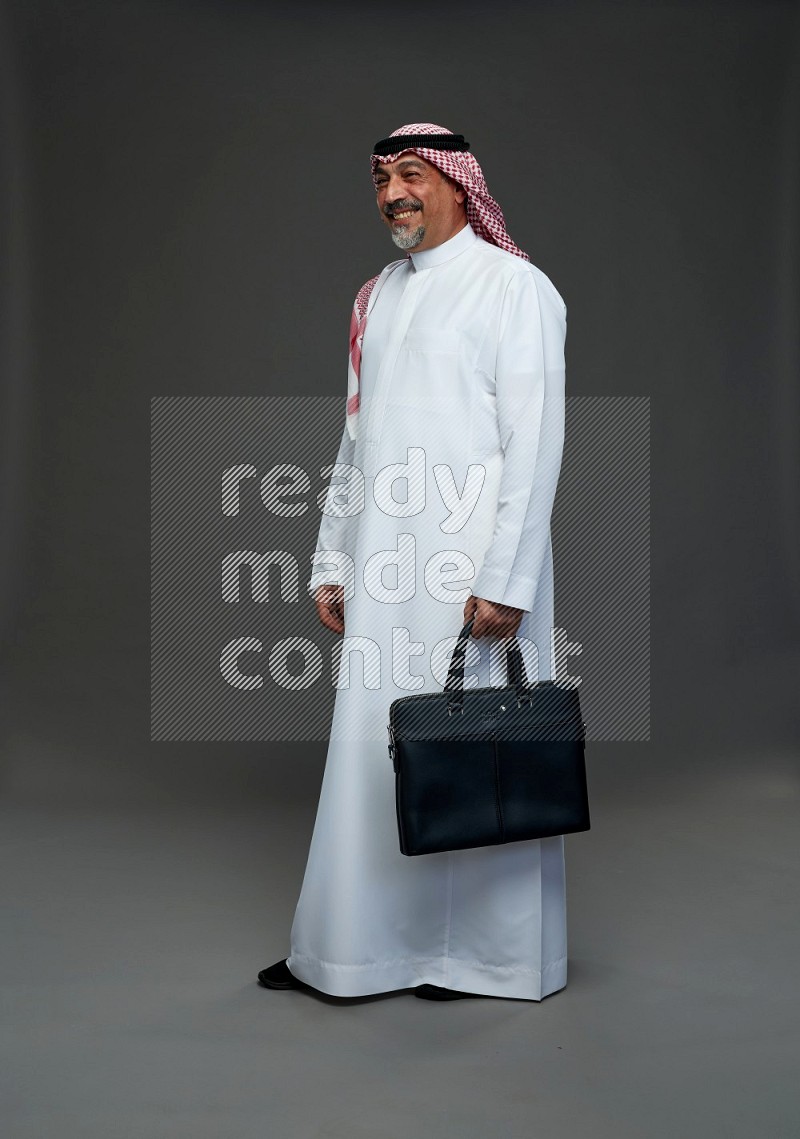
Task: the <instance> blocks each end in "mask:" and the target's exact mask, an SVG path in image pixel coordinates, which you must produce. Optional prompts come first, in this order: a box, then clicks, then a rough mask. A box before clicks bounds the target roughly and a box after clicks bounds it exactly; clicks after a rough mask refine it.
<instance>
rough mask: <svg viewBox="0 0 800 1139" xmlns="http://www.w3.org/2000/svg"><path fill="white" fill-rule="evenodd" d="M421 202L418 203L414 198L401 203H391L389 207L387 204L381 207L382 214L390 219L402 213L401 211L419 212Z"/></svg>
mask: <svg viewBox="0 0 800 1139" xmlns="http://www.w3.org/2000/svg"><path fill="white" fill-rule="evenodd" d="M421 209H422V202H418V201H417V199H416V198H406V199H405V200H404V201H402V202H392V203H391V205H389V204H387V205H385V206H384V207H383V212H384V213H385V214H386V216H387V217H392V215H393V214H398V213H402V212H403V210H421Z"/></svg>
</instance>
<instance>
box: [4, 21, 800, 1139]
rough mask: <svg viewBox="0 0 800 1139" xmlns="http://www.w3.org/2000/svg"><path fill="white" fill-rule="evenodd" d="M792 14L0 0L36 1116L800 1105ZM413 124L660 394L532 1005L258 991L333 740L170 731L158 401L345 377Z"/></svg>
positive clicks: (490, 1124)
mask: <svg viewBox="0 0 800 1139" xmlns="http://www.w3.org/2000/svg"><path fill="white" fill-rule="evenodd" d="M799 16H800V9H799V8H798V5H797V4H790V3H695V4H690V3H673V4H661V3H641V4H627V3H610V4H600V3H563V4H554V3H539V4H525V5H523V4H505V3H500V4H496V5H493V6H491V8H486V7H484V6H483V5H478V4H469V3H467V4H462V5H459V6H458V7H452V6H450V5H447V6H445V5H443V4H442V5H440V4H436V3H431V4H428V5H422V4H419V3H416V2H414V3H406V4H403V5H402V6H400V7H398V6H397V5H394V6H388V7H381V6H379V5H366V4H364V5H363V6H350V7H347V8H333V7H326V6H323V5H321V4H320V5H309V4H306V5H303V6H295V7H283V6H280V7H278V6H272V5H269V4H259V3H243V2H238V0H226V2H225V3H222V2H219V3H210V2H205V3H199V2H198V3H189V2H178V0H174V2H164V3H100V2H79V0H75V2H72V3H69V2H66V0H63V2H57V0H25V2H23V0H18V2H16V3H13V2H11V3H6V4H5V5H4V6H3V8H2V24H0V33H1V34H2V47H1V48H0V50H1V51H2V55H1V56H0V84H2V91H1V94H2V112H1V113H2V123H1V124H0V126H1V127H2V132H1V133H2V154H1V155H0V162H1V163H2V166H1V167H0V175H1V177H0V195H1V197H0V211H1V216H0V234H1V236H2V260H1V261H0V321H2V326H1V327H2V345H1V346H0V350H1V351H2V359H1V360H0V366H1V367H2V407H1V408H0V410H1V411H2V429H1V432H2V433H1V435H0V442H1V443H2V454H1V455H0V462H1V463H2V467H1V469H0V505H1V506H2V531H1V533H0V541H1V542H2V545H1V546H0V575H1V576H0V624H1V627H2V643H3V657H2V670H3V671H2V679H1V684H2V688H1V689H0V694H1V695H2V728H3V732H2V793H3V804H4V806H3V819H4V822H3V833H4V840H5V842H4V858H3V873H4V877H5V878H6V885H5V890H4V898H5V909H4V914H5V931H4V932H5V936H4V945H5V949H4V951H3V958H2V961H3V964H2V976H0V981H2V985H3V989H4V994H5V1007H6V1009H7V1011H8V1016H7V1018H6V1022H7V1026H8V1028H9V1035H8V1051H7V1055H6V1058H5V1060H4V1065H3V1066H4V1069H5V1072H6V1082H7V1095H6V1098H5V1107H4V1108H3V1109H2V1115H3V1119H2V1125H3V1131H4V1134H5V1135H8V1136H10V1137H12V1139H28V1137H29V1136H30V1137H33V1136H36V1137H37V1139H42V1137H47V1139H49V1137H50V1136H56V1135H57V1136H59V1139H65V1137H69V1136H72V1135H75V1136H81V1137H82V1139H94V1137H95V1136H97V1137H98V1139H100V1137H102V1139H108V1136H109V1135H125V1136H136V1137H137V1139H139V1137H147V1139H149V1137H151V1136H159V1137H160V1136H162V1135H163V1136H170V1137H173V1136H184V1135H185V1136H192V1137H193V1139H199V1137H201V1136H214V1137H218V1136H219V1135H222V1134H224V1135H226V1136H230V1137H232V1139H235V1137H239V1136H241V1137H245V1136H246V1137H248V1139H249V1137H250V1136H256V1135H258V1136H262V1135H264V1134H272V1135H275V1136H278V1137H280V1139H284V1137H286V1139H294V1137H295V1136H297V1139H301V1137H302V1139H309V1137H316V1136H320V1137H326V1139H330V1137H332V1139H336V1137H340V1136H341V1137H345V1136H347V1137H348V1139H362V1137H363V1139H366V1137H370V1139H375V1137H382V1136H386V1137H391V1139H399V1136H401V1135H402V1136H404V1137H406V1136H409V1137H411V1139H423V1137H425V1139H427V1137H428V1136H436V1137H437V1139H440V1137H450V1136H452V1137H454V1139H455V1137H458V1139H471V1137H472V1136H479V1135H480V1136H484V1135H486V1134H487V1133H492V1134H497V1135H501V1136H514V1137H516V1136H522V1135H526V1136H527V1135H535V1136H537V1139H562V1137H564V1139H566V1137H567V1136H570V1137H572V1136H575V1135H584V1136H587V1137H591V1139H606V1137H609V1139H610V1137H611V1136H613V1137H614V1139H620V1137H622V1136H628V1135H630V1136H647V1137H648V1139H653V1137H660V1136H670V1137H672V1136H675V1135H677V1134H680V1135H684V1136H692V1137H694V1136H697V1137H703V1139H708V1137H711V1136H720V1137H721V1136H725V1137H726V1139H738V1137H740V1136H741V1137H742V1139H752V1137H753V1136H755V1135H758V1136H759V1137H760V1139H761V1137H778V1136H780V1137H783V1136H786V1137H788V1136H790V1135H795V1134H796V1133H797V1126H798V1116H800V1107H799V1106H798V1100H797V1094H796V1091H795V1081H794V1078H793V1075H792V1065H791V1057H792V1054H793V1051H794V1052H795V1053H796V1048H797V1025H798V1022H797V982H796V976H795V962H796V957H797V950H798V921H797V911H796V901H795V898H796V877H795V875H796V869H797V866H796V863H797V855H796V842H795V832H796V825H797V804H798V798H800V796H799V795H798V790H799V789H800V782H799V781H798V772H797V763H796V759H797V740H798V732H797V726H798V725H797V704H798V702H797V697H796V690H797V682H798V671H799V670H798V664H799V663H800V652H799V651H798V641H799V638H798V627H799V626H800V603H799V602H798V593H797V584H796V583H797V580H798V575H799V571H800V533H799V532H798V526H799V520H800V494H799V493H798V487H799V486H800V448H799V447H798V419H799V418H800V416H798V411H799V410H800V408H799V406H798V405H799V404H800V392H799V391H798V311H799V310H798V292H799V290H798V256H797V254H798V208H797V206H798V201H800V178H799V177H798V175H799V174H800V155H798V140H799V139H800V113H799V112H800V66H799V64H800V22H799V19H798V17H799ZM420 120H430V121H434V122H439V123H442V124H444V125H445V126H448V127H450V128H451V129H452V130H455V131H462V132H463V133H464V134H465V135H466V136H467V138H469V139H470V141H471V142H472V143H473V148H474V152H475V154H476V156H477V157H478V159H479V161H480V163H481V165H482V167H483V170H484V173H485V175H486V178H487V182H488V185H489V188H490V190H491V192H492V193H493V194H494V195H495V197H496V198H497V199H498V201H499V202H500V203H501V205H502V207H503V209H504V212H505V215H506V221H507V224H508V228H509V232H510V233H511V234H512V236H513V237H514V239H515V240H516V241H517V242H518V244H519V245H520V246H521V247H522V248H523V249H525V250H527V251H528V252H529V253H530V255H531V258H532V260H533V261H534V262H535V263H536V264H537V265H539V266H540V267H541V268H542V269H543V270H544V271H545V272H546V273H547V274H548V275H549V276H550V277H551V278H552V280H553V281H554V283H555V284H556V286H557V287H558V289H559V290H560V291H561V293H562V295H563V296H564V299H565V300H566V302H567V306H568V313H569V317H568V321H569V323H568V337H567V385H568V391H569V392H570V394H572V395H596V396H615V395H617V396H629V395H630V396H649V397H650V400H651V415H652V419H651V427H652V463H653V465H652V579H651V584H652V611H651V641H652V659H651V699H652V725H651V740H650V741H649V742H647V743H643V742H639V743H622V742H620V743H594V744H593V745H592V748H591V752H587V759H588V760H589V765H590V766H589V774H590V781H591V791H592V797H593V799H592V802H593V827H592V830H591V831H590V832H588V833H586V834H585V835H580V836H574V837H573V838H572V839H570V840H568V844H567V859H568V898H569V922H570V982H569V985H568V987H567V989H566V990H564V991H563V992H562V993H560V994H557V995H556V996H554V997H553V998H551V999H549V1000H548V1001H545V1002H542V1003H541V1005H532V1004H529V1003H526V1002H503V1001H492V1000H482V1001H462V1002H455V1003H454V1004H453V1005H452V1006H451V1005H447V1006H441V1007H439V1006H436V1005H428V1002H423V1001H416V1000H414V999H412V998H411V997H410V996H391V997H385V998H375V999H367V1000H361V1001H346V1002H337V1001H334V1000H326V999H324V998H314V997H311V996H308V995H307V994H300V993H288V994H281V993H271V992H266V991H264V990H261V989H259V988H258V987H257V986H256V985H255V983H254V982H255V974H256V972H257V970H258V969H259V968H262V967H263V966H265V965H267V964H270V963H272V962H273V961H274V960H277V959H278V958H280V957H284V956H286V953H287V952H288V932H289V925H290V922H291V917H292V914H293V911H294V904H295V901H296V897H297V892H298V890H299V887H300V881H301V877H302V872H303V868H304V865H305V857H306V852H307V847H308V839H309V837H310V834H311V828H312V825H313V819H314V810H315V806H316V799H317V793H318V789H319V781H320V778H321V773H322V767H323V762H324V755H325V747H324V743H320V742H296V743H256V742H239V743H225V742H217V743H198V742H192V743H175V742H151V740H150V724H149V682H150V658H149V653H150V646H149V629H150V625H149V600H150V595H149V587H150V578H149V574H150V563H149V525H150V513H149V485H150V484H149V477H150V472H149V461H150V452H149V414H150V398H151V396H153V395H172V396H181V395H185V396H202V395H246V396H249V395H284V396H285V395H302V396H321V395H326V396H333V395H337V394H340V393H343V390H344V389H343V385H344V383H345V371H344V364H345V362H344V359H343V350H344V348H343V345H344V342H345V335H346V328H347V324H348V321H349V309H350V305H351V304H352V298H353V295H354V293H355V291H356V289H357V288H358V287H359V286H360V284H362V283H363V281H364V280H366V279H367V278H368V277H370V276H372V275H373V274H374V273H376V272H377V271H378V270H379V269H380V268H381V267H382V266H383V265H384V264H385V263H386V262H387V261H389V260H391V259H393V257H394V246H392V245H391V243H390V241H389V239H388V236H387V234H386V232H385V230H384V228H383V227H382V225H381V223H380V221H379V219H378V218H377V215H376V213H375V206H374V200H373V194H372V189H371V183H370V179H369V161H368V159H369V152H370V149H371V146H372V144H373V142H374V141H375V140H376V139H378V138H380V137H383V136H385V135H386V134H389V133H390V132H391V131H392V130H394V129H395V128H396V127H397V126H399V125H401V124H402V123H404V122H409V121H420ZM330 461H333V456H331V460H330ZM556 606H557V609H558V580H557V579H556Z"/></svg>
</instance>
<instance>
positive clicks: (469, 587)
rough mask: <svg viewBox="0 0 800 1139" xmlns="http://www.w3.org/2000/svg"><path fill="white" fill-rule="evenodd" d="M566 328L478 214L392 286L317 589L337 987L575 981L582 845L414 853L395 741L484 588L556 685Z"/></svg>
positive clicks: (532, 996) (311, 882)
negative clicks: (330, 697) (342, 591)
mask: <svg viewBox="0 0 800 1139" xmlns="http://www.w3.org/2000/svg"><path fill="white" fill-rule="evenodd" d="M565 337H566V305H565V304H564V301H563V300H562V298H561V296H560V295H559V293H558V291H557V290H556V288H555V286H554V285H553V284H552V282H551V281H550V280H549V278H548V277H547V276H546V275H545V274H544V273H543V272H542V271H541V270H540V269H538V268H537V267H536V266H534V265H532V264H530V263H529V262H526V261H523V260H522V258H520V257H517V256H515V255H513V254H511V253H507V252H505V251H504V250H501V249H500V248H498V247H497V246H495V245H493V244H491V243H489V242H486V241H484V240H483V239H482V238H480V237H478V235H477V234H476V233H475V231H474V230H473V229H472V227H471V226H470V225H467V226H465V227H464V228H463V229H461V230H460V231H459V232H458V233H456V234H455V235H454V236H453V237H451V238H450V239H449V240H448V241H445V242H443V243H442V244H441V245H438V246H436V247H435V248H432V249H426V250H421V251H419V252H417V253H414V252H412V253H411V257H410V258H407V257H405V258H403V259H402V260H400V261H395V262H392V263H391V264H390V265H388V266H387V267H386V268H385V269H384V270H383V273H382V274H381V277H380V279H379V282H378V285H377V286H376V292H375V299H374V303H373V306H372V308H371V310H370V312H369V315H368V319H367V326H366V333H365V336H364V342H363V352H362V360H361V374H360V391H361V407H360V411H359V416H358V428H357V438H356V439H355V440H351V439H350V436H349V433H348V431H347V428H346V426H345V428H344V430H343V432H342V439H341V445H340V448H339V453H338V456H337V458H336V464H337V466H336V468H335V469H334V472H333V476H332V479H331V486H330V488H329V491H328V498H327V503H326V507H325V510H326V511H330V513H323V515H322V521H321V525H320V531H319V537H318V541H317V548H316V553H315V562H314V568H315V572H314V573H313V574H312V579H311V582H310V583H309V589H310V590H313V588H314V587H315V586H316V585H318V584H320V583H321V582H325V581H327V582H338V583H342V584H345V585H346V589H347V593H346V599H345V634H344V638H343V641H342V642H340V644H341V645H342V654H341V659H340V661H339V664H338V668H335V669H334V672H335V680H336V683H337V692H336V701H335V706H334V713H333V722H332V725H331V734H330V742H329V747H328V753H327V760H326V765H325V772H324V776H323V781H322V787H321V792H320V799H319V805H318V809H317V815H316V821H315V825H314V831H313V835H312V839H311V845H310V849H309V855H308V862H307V866H306V871H305V876H304V879H303V884H302V889H301V892H300V897H299V900H298V903H297V909H296V912H295V916H294V921H293V924H292V930H291V953H290V956H289V958H288V965H289V969H290V970H291V972H292V973H293V974H294V975H295V976H296V977H298V978H299V979H301V980H303V981H305V982H307V983H308V984H310V985H312V986H314V987H315V988H317V989H320V990H322V991H323V992H326V993H330V994H332V995H336V996H360V995H365V994H368V993H377V992H387V991H390V990H394V989H402V988H408V987H413V986H416V985H420V984H423V983H426V982H428V983H431V984H435V985H443V986H446V987H448V988H451V989H459V990H462V991H467V992H475V993H484V994H489V995H496V996H505V997H518V998H524V999H529V1000H540V999H541V998H542V997H544V996H546V995H547V994H549V993H552V992H555V991H557V990H558V989H561V988H563V987H564V985H565V984H566V976H567V945H566V897H565V874H564V846H563V843H564V840H563V836H560V837H556V838H547V839H540V840H533V841H524V842H513V843H508V844H505V845H499V846H490V847H480V848H474V849H468V850H458V851H450V852H443V853H437V854H426V855H418V856H407V855H404V854H402V853H401V852H400V847H399V839H398V833H397V819H396V809H395V788H394V771H393V767H392V762H391V759H390V756H389V752H388V747H387V745H388V735H387V724H388V719H389V705H390V703H391V701H392V700H394V699H397V698H399V697H403V696H408V695H410V694H412V693H414V692H436V691H441V689H442V686H443V683H444V680H445V677H446V674H447V666H448V664H449V660H450V653H451V651H452V647H453V644H454V643H455V637H456V636H457V634H458V633H459V631H460V630H461V628H462V626H463V624H464V619H463V611H464V604H465V602H466V600H467V598H468V597H469V595H470V593H472V594H473V595H474V596H476V597H482V598H486V599H487V600H489V601H496V602H501V603H502V604H504V605H511V606H514V607H516V608H519V609H522V610H524V611H525V612H524V615H523V618H522V621H521V624H520V627H519V630H518V637H519V638H520V639H521V643H522V645H523V655H524V659H525V663H526V668H527V672H528V677H529V679H530V680H534V679H539V680H546V679H549V678H550V677H551V676H552V671H551V670H552V661H551V629H552V627H553V569H552V548H551V541H550V516H551V510H552V505H553V499H554V496H555V490H556V483H557V480H558V474H559V468H560V465H561V453H562V448H563V439H564V342H565ZM394 464H407V465H406V466H402V465H400V466H395V467H393V466H392V465H394ZM352 468H355V469H356V472H360V475H359V474H357V473H356V472H354V471H353V469H352ZM470 468H471V471H470ZM468 474H469V475H470V480H471V481H470V480H468V479H467V476H468ZM345 475H349V477H348V478H345V477H344V476H345ZM393 476H397V478H396V480H395V481H394V482H392V481H391V480H392V478H393ZM400 476H407V478H401V477H400ZM481 479H482V480H483V481H482V482H481V483H480V493H479V494H478V495H477V501H475V495H474V494H472V493H470V494H468V493H467V490H468V489H469V488H471V491H474V489H475V487H476V486H477V485H478V483H479V482H480V480H481ZM476 480H477V481H476ZM423 485H424V489H422V488H423ZM458 495H463V496H464V502H465V504H466V505H465V506H464V507H463V508H462V509H461V512H460V513H459V507H458V500H457V497H454V496H458ZM406 500H407V501H406ZM470 502H472V503H473V504H474V505H473V508H472V509H471V511H470V512H469V517H468V518H467V519H466V521H465V515H466V513H467V507H468V506H469V504H470ZM331 551H340V552H341V553H342V554H346V555H347V556H348V557H349V558H351V559H352V562H350V563H348V562H347V559H346V558H344V559H342V558H340V557H333V558H331V556H330V554H331ZM386 551H393V552H394V557H393V558H392V554H391V553H387V552H386ZM398 551H400V553H398ZM382 552H383V553H382ZM412 555H413V556H412ZM370 559H371V560H370ZM392 562H394V565H393V564H392ZM492 642H494V644H493V648H492V651H491V653H490V651H489V650H490V648H491V647H492ZM531 643H532V645H533V646H535V647H532V646H531ZM468 648H469V652H468V657H467V669H466V679H465V686H467V687H471V686H474V687H477V686H482V687H483V686H486V685H488V684H490V683H491V684H495V685H502V684H504V683H505V674H504V669H503V667H502V663H503V662H502V657H501V656H500V654H498V653H497V649H498V645H497V642H496V641H495V640H494V638H480V639H476V638H470V641H469V646H468ZM537 648H538V672H537V671H536V666H537V657H536V649H537ZM498 661H499V666H498ZM490 666H491V669H490ZM532 671H533V673H534V675H531V673H532Z"/></svg>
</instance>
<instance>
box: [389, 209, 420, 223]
mask: <svg viewBox="0 0 800 1139" xmlns="http://www.w3.org/2000/svg"><path fill="white" fill-rule="evenodd" d="M416 212H417V210H416V207H414V209H412V210H399V211H398V212H397V213H396V214H392V221H405V219H406V218H410V217H411V215H412V214H415V213H416Z"/></svg>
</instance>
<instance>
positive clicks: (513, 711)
mask: <svg viewBox="0 0 800 1139" xmlns="http://www.w3.org/2000/svg"><path fill="white" fill-rule="evenodd" d="M473 620H474V618H473V619H471V620H469V621H468V622H467V623H466V625H464V628H463V629H462V630H461V632H460V633H459V635H458V639H457V641H456V645H455V648H454V649H453V654H452V656H451V659H450V668H449V670H448V673H447V680H446V682H445V687H444V690H443V691H442V692H431V693H427V692H425V693H419V694H418V695H415V696H403V697H401V698H400V699H398V700H394V701H392V704H391V705H390V708H389V739H390V743H389V754H390V756H391V758H392V762H393V764H394V770H395V798H396V804H397V827H398V831H399V835H400V850H401V851H402V853H403V854H409V855H412V854H432V853H434V852H436V851H443V850H461V849H464V848H466V847H476V846H494V845H497V844H499V843H506V842H518V841H520V840H523V839H534V838H548V837H550V836H552V835H561V834H571V833H573V832H575V831H585V830H589V801H588V794H587V787H586V766H585V761H584V741H585V724H584V722H583V719H582V717H581V708H580V701H579V699H578V690H577V689H576V688H560V687H559V686H558V685H557V684H556V683H555V682H554V681H552V680H544V681H541V682H539V683H538V684H535V685H529V684H528V679H527V676H526V674H525V665H524V662H523V659H522V653H521V651H520V648H519V645H518V643H517V642H516V640H513V639H512V640H510V641H509V644H508V646H507V649H506V669H507V677H506V679H507V681H508V684H507V686H506V687H505V688H473V689H467V690H465V689H464V660H465V656H466V648H467V639H468V637H469V634H470V632H471V630H472V624H473Z"/></svg>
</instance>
